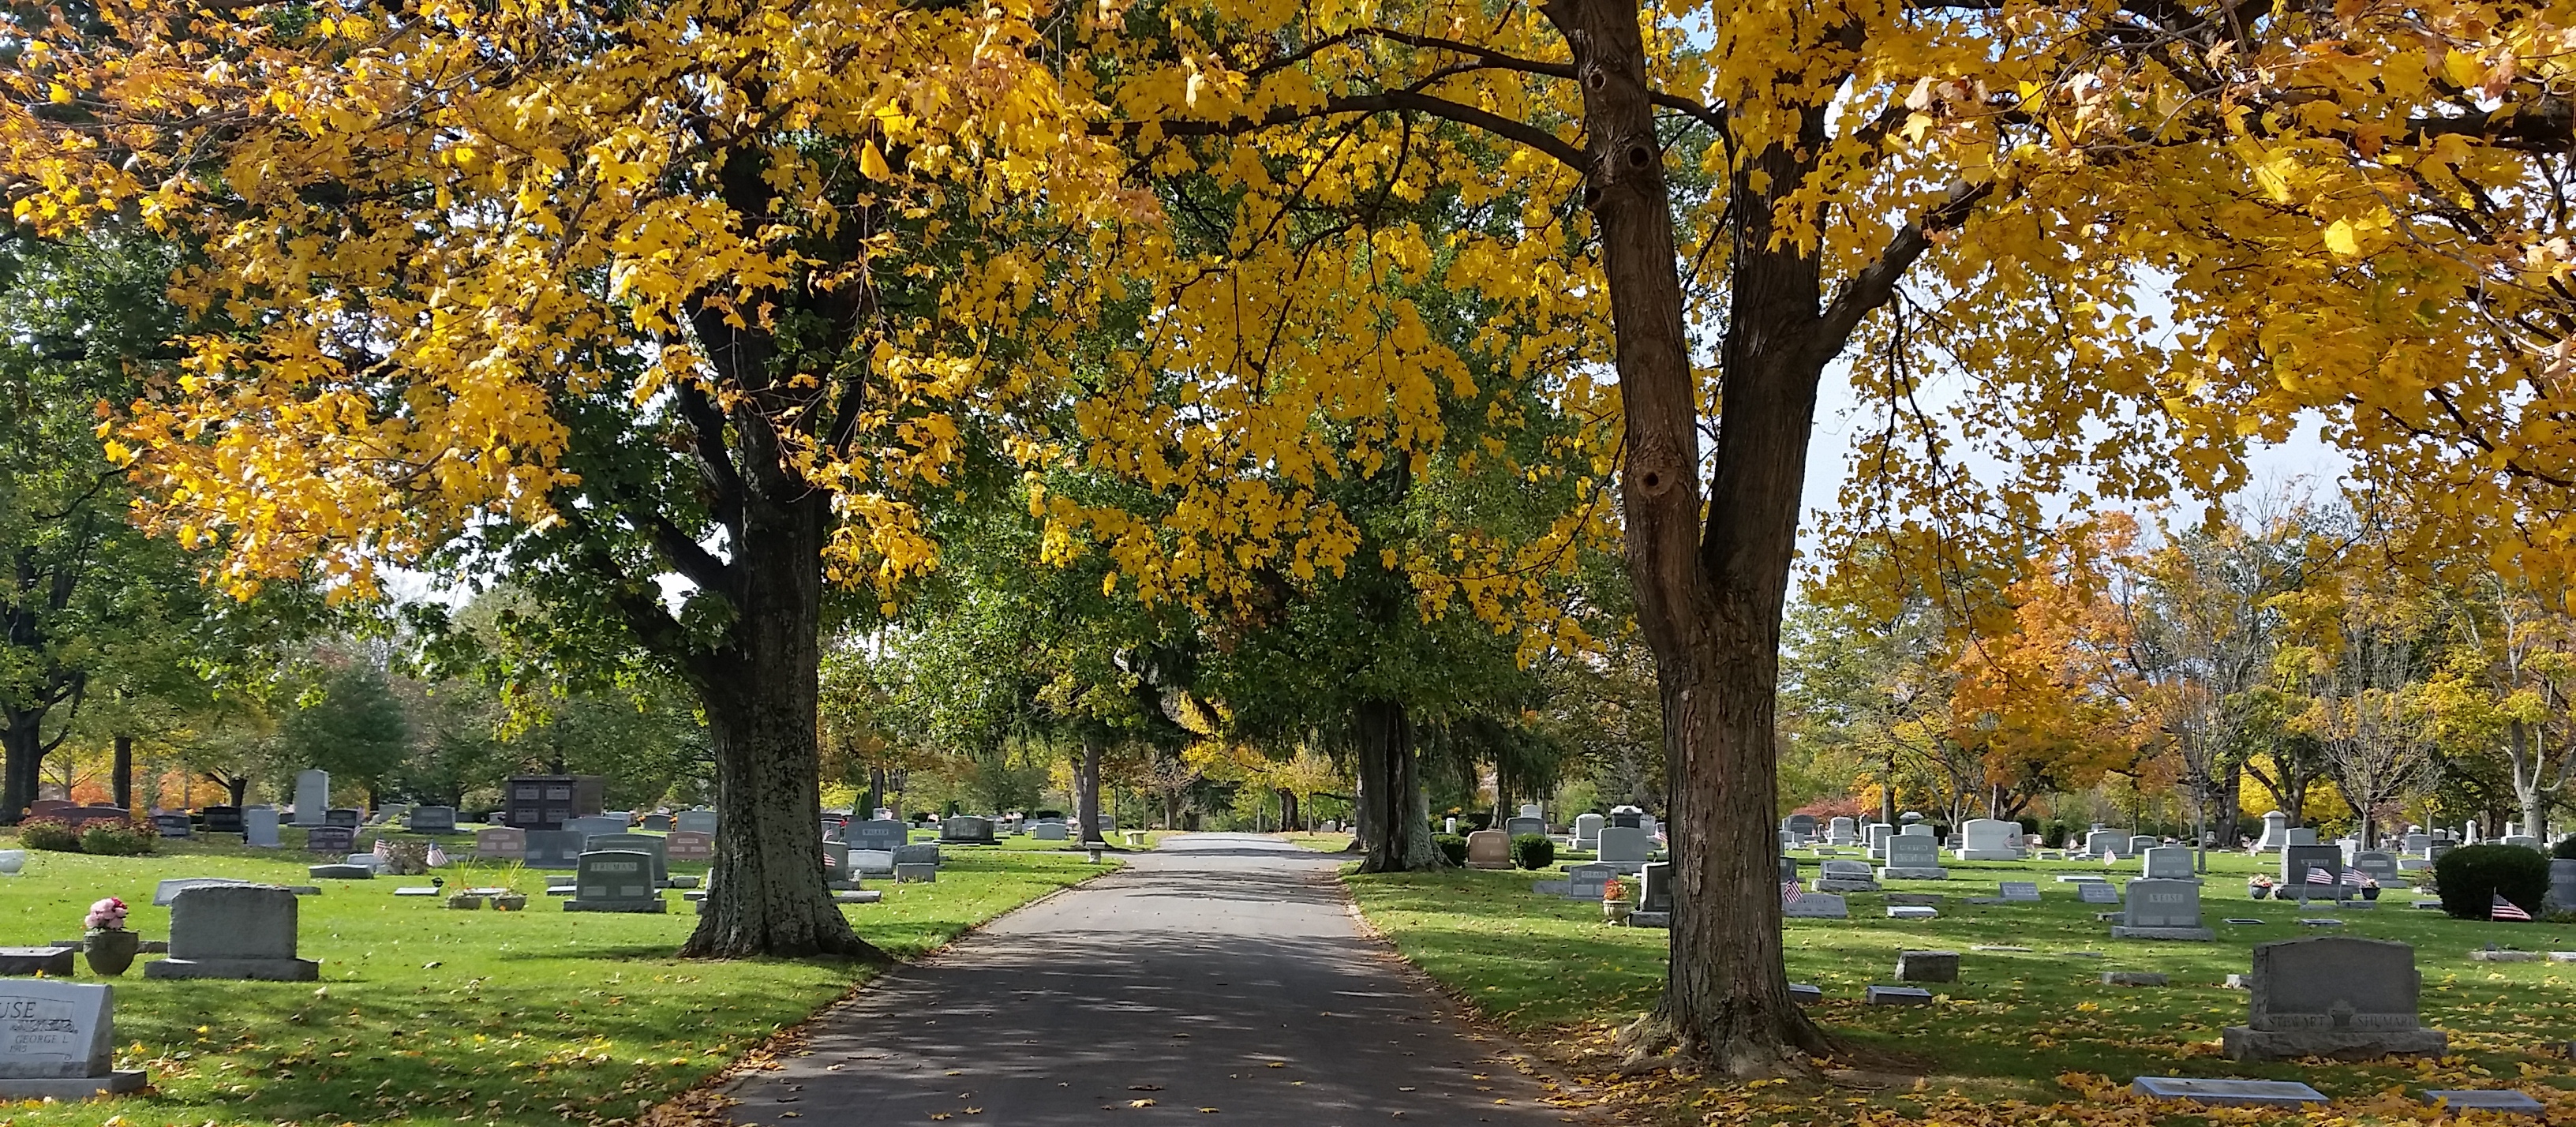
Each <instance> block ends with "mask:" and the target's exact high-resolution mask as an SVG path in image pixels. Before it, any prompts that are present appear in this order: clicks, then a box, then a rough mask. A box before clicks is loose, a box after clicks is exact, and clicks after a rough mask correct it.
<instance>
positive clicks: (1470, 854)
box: [895, 830, 1608, 869]
mask: <svg viewBox="0 0 2576 1127" xmlns="http://www.w3.org/2000/svg"><path fill="white" fill-rule="evenodd" d="M1603 860H1605V861H1606V860H1608V858H1606V857H1605V858H1603ZM895 861H896V863H897V864H900V863H902V861H903V858H901V857H897V858H895ZM1467 867H1468V868H1470V869H1508V868H1511V867H1512V837H1511V835H1510V834H1507V833H1504V832H1503V831H1501V830H1477V831H1476V832H1474V833H1471V834H1468V835H1467Z"/></svg>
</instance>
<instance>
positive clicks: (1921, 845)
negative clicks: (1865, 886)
mask: <svg viewBox="0 0 2576 1127" xmlns="http://www.w3.org/2000/svg"><path fill="white" fill-rule="evenodd" d="M1913 828H1914V827H1911V826H1909V827H1907V829H1909V830H1910V829H1913ZM1924 829H1925V830H1926V831H1927V832H1925V833H1920V834H1915V833H1900V834H1898V835H1896V836H1895V837H1892V838H1889V839H1887V864H1886V865H1884V866H1882V867H1881V868H1880V869H1879V870H1878V879H1880V880H1948V879H1950V872H1949V870H1947V869H1944V868H1942V867H1941V843H1940V842H1938V841H1935V840H1933V837H1932V835H1931V834H1930V833H1929V832H1928V831H1929V829H1930V827H1928V826H1927V827H1924Z"/></svg>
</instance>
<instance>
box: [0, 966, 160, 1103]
mask: <svg viewBox="0 0 2576 1127" xmlns="http://www.w3.org/2000/svg"><path fill="white" fill-rule="evenodd" d="M115 1009H116V991H115V988H114V987H110V986H93V985H90V984H87V983H75V982H58V981H46V980H35V981H9V982H0V1097H5V1098H8V1099H12V1100H22V1099H23V1100H56V1101H62V1102H66V1103H68V1102H70V1101H74V1100H85V1099H88V1098H90V1097H93V1096H99V1095H111V1094H117V1093H123V1092H133V1091H139V1090H141V1089H142V1087H143V1080H144V1076H143V1073H141V1072H119V1071H116V1068H115V1064H116V1022H115V1017H114V1014H115Z"/></svg>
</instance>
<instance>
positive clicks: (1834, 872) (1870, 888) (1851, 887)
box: [1814, 861, 1878, 893]
mask: <svg viewBox="0 0 2576 1127" xmlns="http://www.w3.org/2000/svg"><path fill="white" fill-rule="evenodd" d="M1814 888H1815V891H1817V892H1837V893H1840V892H1876V891H1878V880H1877V878H1876V877H1875V876H1873V875H1872V874H1871V872H1870V867H1869V862H1867V861H1827V862H1825V863H1824V864H1822V865H1820V866H1818V867H1817V872H1816V883H1815V886H1814Z"/></svg>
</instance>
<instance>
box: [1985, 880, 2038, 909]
mask: <svg viewBox="0 0 2576 1127" xmlns="http://www.w3.org/2000/svg"><path fill="white" fill-rule="evenodd" d="M1995 895H1996V896H1997V897H1999V898H2001V899H2002V900H2003V902H2004V903H2006V904H2037V903H2039V883H2038V882H2037V881H2027V880H2008V881H2005V882H2003V883H2002V884H1999V885H1997V886H1995Z"/></svg>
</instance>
